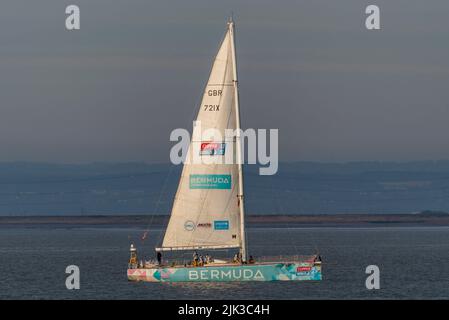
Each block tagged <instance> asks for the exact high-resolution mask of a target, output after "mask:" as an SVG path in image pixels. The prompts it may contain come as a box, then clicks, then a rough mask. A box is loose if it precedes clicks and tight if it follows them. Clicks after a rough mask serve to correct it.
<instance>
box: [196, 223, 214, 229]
mask: <svg viewBox="0 0 449 320" xmlns="http://www.w3.org/2000/svg"><path fill="white" fill-rule="evenodd" d="M196 226H197V227H198V228H210V227H212V223H210V222H200V223H198V224H197V225H196Z"/></svg>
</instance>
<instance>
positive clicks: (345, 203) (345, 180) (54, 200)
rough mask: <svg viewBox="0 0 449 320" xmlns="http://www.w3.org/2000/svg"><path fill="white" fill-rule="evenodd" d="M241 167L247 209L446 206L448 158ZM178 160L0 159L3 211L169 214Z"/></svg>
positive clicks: (389, 210) (264, 211) (351, 209)
mask: <svg viewBox="0 0 449 320" xmlns="http://www.w3.org/2000/svg"><path fill="white" fill-rule="evenodd" d="M257 170H258V167H257V166H247V167H246V168H245V186H246V200H247V202H246V203H247V211H248V213H249V214H336V213H343V214H344V213H358V214H363V213H371V214H376V213H381V214H389V213H413V212H421V211H426V210H428V211H429V212H439V211H446V212H447V211H449V161H423V162H408V163H393V162H352V163H344V164H339V163H313V162H297V163H281V164H280V165H279V172H278V174H276V175H275V176H259V175H258V174H257V172H258V171H257ZM180 171H181V167H179V166H172V165H166V164H158V165H149V164H143V163H119V164H110V163H93V164H87V165H60V164H40V163H0V215H80V214H81V215H91V214H101V215H105V214H106V215H107V214H112V215H134V214H151V213H155V214H166V213H168V212H169V210H170V206H171V202H172V199H173V196H174V193H175V191H176V187H177V182H178V178H179V175H180Z"/></svg>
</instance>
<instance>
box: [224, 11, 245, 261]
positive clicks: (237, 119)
mask: <svg viewBox="0 0 449 320" xmlns="http://www.w3.org/2000/svg"><path fill="white" fill-rule="evenodd" d="M228 28H229V34H230V36H231V54H232V71H233V81H232V82H233V83H234V102H235V122H236V149H237V150H236V156H237V159H236V160H237V165H238V176H239V189H238V193H237V198H238V202H239V209H240V235H241V246H240V253H241V255H242V262H246V260H247V257H246V256H247V253H246V235H245V204H244V198H243V169H242V162H243V161H242V149H241V136H240V131H241V130H240V109H239V90H238V80H237V61H236V57H235V39H234V21H233V20H232V18H231V19H230V20H229V22H228Z"/></svg>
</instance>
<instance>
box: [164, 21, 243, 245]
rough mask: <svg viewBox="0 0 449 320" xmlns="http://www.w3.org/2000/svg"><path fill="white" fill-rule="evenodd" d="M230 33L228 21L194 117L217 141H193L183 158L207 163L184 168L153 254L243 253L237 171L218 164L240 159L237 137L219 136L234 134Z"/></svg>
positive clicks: (236, 126)
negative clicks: (230, 250)
mask: <svg viewBox="0 0 449 320" xmlns="http://www.w3.org/2000/svg"><path fill="white" fill-rule="evenodd" d="M233 30H234V29H233V22H232V21H231V22H229V23H228V30H227V32H226V34H225V37H224V39H223V42H222V44H221V46H220V49H219V51H218V54H217V56H216V57H215V61H214V63H213V66H212V70H211V73H210V76H209V80H208V82H207V85H206V87H205V91H204V94H203V99H202V102H201V105H200V109H199V112H198V116H197V121H200V122H201V129H200V131H201V134H202V133H203V132H204V131H205V130H208V129H211V128H214V129H216V130H218V132H220V134H221V137H220V138H219V139H217V137H208V138H207V140H206V141H203V140H195V135H194V136H193V138H192V141H191V143H190V146H189V150H188V152H187V157H186V159H192V152H199V153H200V155H201V157H202V158H203V159H204V158H208V162H207V164H205V163H200V164H198V163H185V164H184V167H183V171H182V174H181V179H180V182H179V185H178V190H177V193H176V196H175V200H174V203H173V208H172V212H171V217H170V221H169V224H168V227H167V230H166V232H165V236H164V240H163V242H162V247H161V248H156V250H159V251H168V250H188V249H201V248H210V249H214V248H241V250H242V251H243V253H245V236H244V227H243V223H244V222H243V221H244V220H243V216H244V210H243V206H244V204H243V180H242V179H243V177H242V174H241V172H242V171H241V170H242V169H241V165H240V164H238V163H236V161H233V164H225V161H224V160H223V158H224V157H225V156H226V155H227V156H228V157H229V154H227V153H229V152H232V153H236V157H235V155H234V154H233V155H232V158H233V159H235V158H237V159H240V152H239V150H240V149H237V148H240V140H239V139H240V136H239V135H238V136H237V138H236V137H229V136H228V137H226V134H225V130H226V129H232V130H233V131H235V130H236V129H240V123H239V122H240V120H239V111H238V92H237V68H236V62H235V48H234V34H233ZM194 130H195V129H194ZM201 136H202V135H201Z"/></svg>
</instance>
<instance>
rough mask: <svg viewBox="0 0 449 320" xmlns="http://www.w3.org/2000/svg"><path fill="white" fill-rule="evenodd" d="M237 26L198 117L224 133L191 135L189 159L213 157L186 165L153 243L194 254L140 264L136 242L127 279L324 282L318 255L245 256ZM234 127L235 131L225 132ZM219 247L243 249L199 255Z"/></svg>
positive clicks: (229, 33)
mask: <svg viewBox="0 0 449 320" xmlns="http://www.w3.org/2000/svg"><path fill="white" fill-rule="evenodd" d="M234 30H235V28H234V22H233V21H232V20H230V21H229V22H228V24H227V30H226V33H225V36H224V39H223V41H222V43H221V46H220V49H219V50H218V53H217V55H216V57H215V60H214V63H213V66H212V70H211V73H210V76H209V80H208V82H207V85H206V87H205V90H204V93H203V98H202V102H201V105H200V108H199V111H198V116H197V119H196V120H197V121H196V122H195V123H201V129H200V130H201V131H202V132H204V130H207V129H210V128H214V129H216V130H218V131H219V132H220V133H221V137H224V138H220V140H217V139H208V141H202V140H201V139H200V140H198V139H195V135H194V136H193V138H192V139H191V141H190V145H189V149H188V152H187V157H186V159H190V158H191V156H192V153H193V152H199V154H200V156H201V157H206V158H208V160H212V161H208V162H207V164H206V163H200V164H198V163H185V164H184V167H183V170H182V174H181V177H180V181H179V185H178V190H177V192H176V195H175V199H174V203H173V207H172V211H171V215H170V220H169V223H168V226H167V229H166V231H165V236H164V238H163V241H162V245H161V246H159V247H157V248H155V249H156V251H157V252H158V256H159V258H160V257H161V253H162V252H167V251H184V252H189V251H190V252H193V259H192V261H191V262H188V263H176V262H173V263H171V264H167V263H165V264H164V263H161V262H159V263H158V262H155V263H144V264H143V265H142V264H139V263H138V262H137V261H138V260H137V249H136V248H135V247H134V245H131V258H130V261H129V266H128V272H127V275H128V279H129V280H130V281H149V282H186V281H194V282H197V281H213V282H220V281H274V280H321V258H320V257H319V256H317V255H313V256H308V257H302V258H299V257H291V258H286V259H285V260H283V261H267V260H266V259H265V260H257V259H256V260H255V259H253V258H252V257H251V259H249V260H248V253H247V244H246V237H245V201H244V194H243V191H244V188H243V172H242V161H241V160H242V154H241V137H240V115H239V93H238V81H237V64H236V54H235V41H234V38H235V35H234ZM194 126H195V124H194ZM229 129H232V130H233V131H234V132H235V133H236V134H235V135H234V136H227V135H226V132H228V131H229ZM194 131H195V127H194ZM212 138H213V137H212ZM227 152H232V153H233V156H234V157H235V159H237V161H234V162H233V163H227V162H226V163H224V162H223V161H219V160H222V158H223V157H225V155H226V153H227ZM214 160H217V161H214ZM217 249H218V250H223V249H228V250H237V249H238V254H236V256H235V257H234V259H233V260H232V261H227V260H218V259H213V260H209V259H208V260H207V261H201V260H200V259H198V254H197V253H196V252H197V251H198V252H201V251H203V252H204V250H207V252H210V251H213V250H217ZM273 260H274V259H273Z"/></svg>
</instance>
